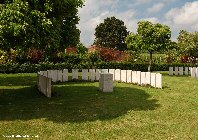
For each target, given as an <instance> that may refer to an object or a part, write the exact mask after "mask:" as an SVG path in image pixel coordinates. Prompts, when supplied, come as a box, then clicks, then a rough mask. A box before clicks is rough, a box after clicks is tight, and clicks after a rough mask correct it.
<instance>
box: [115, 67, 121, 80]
mask: <svg viewBox="0 0 198 140" xmlns="http://www.w3.org/2000/svg"><path fill="white" fill-rule="evenodd" d="M115 80H116V81H121V70H120V69H116V70H115Z"/></svg>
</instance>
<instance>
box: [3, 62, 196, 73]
mask: <svg viewBox="0 0 198 140" xmlns="http://www.w3.org/2000/svg"><path fill="white" fill-rule="evenodd" d="M170 66H172V67H175V66H178V67H179V66H181V67H182V66H183V67H198V65H195V64H178V63H177V64H153V66H152V71H168V70H169V67H170ZM75 68H78V69H89V68H98V69H125V70H136V71H147V69H148V64H136V63H129V62H125V63H122V62H119V63H114V62H98V63H96V64H93V65H91V64H90V63H83V64H71V63H56V64H53V63H40V64H11V63H8V64H0V73H36V72H38V71H42V70H50V69H69V71H71V69H75Z"/></svg>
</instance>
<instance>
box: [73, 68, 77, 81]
mask: <svg viewBox="0 0 198 140" xmlns="http://www.w3.org/2000/svg"><path fill="white" fill-rule="evenodd" d="M72 79H76V80H78V69H72Z"/></svg>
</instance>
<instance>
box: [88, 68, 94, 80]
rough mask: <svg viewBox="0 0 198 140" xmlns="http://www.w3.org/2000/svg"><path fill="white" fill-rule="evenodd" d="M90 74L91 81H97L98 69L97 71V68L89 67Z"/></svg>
mask: <svg viewBox="0 0 198 140" xmlns="http://www.w3.org/2000/svg"><path fill="white" fill-rule="evenodd" d="M89 74H90V77H89V79H90V80H91V81H95V80H96V71H95V69H89Z"/></svg>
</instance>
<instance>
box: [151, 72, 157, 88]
mask: <svg viewBox="0 0 198 140" xmlns="http://www.w3.org/2000/svg"><path fill="white" fill-rule="evenodd" d="M151 86H152V87H156V73H151Z"/></svg>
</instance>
